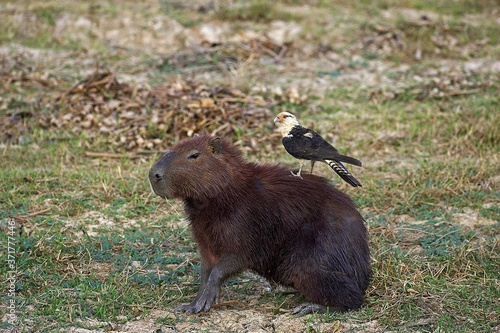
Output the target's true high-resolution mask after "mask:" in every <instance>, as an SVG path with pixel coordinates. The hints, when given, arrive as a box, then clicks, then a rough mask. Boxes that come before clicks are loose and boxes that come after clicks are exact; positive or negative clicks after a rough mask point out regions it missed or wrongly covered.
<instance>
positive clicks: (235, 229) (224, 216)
mask: <svg viewBox="0 0 500 333" xmlns="http://www.w3.org/2000/svg"><path fill="white" fill-rule="evenodd" d="M149 180H150V182H151V186H152V188H153V190H154V192H155V193H156V194H157V195H159V196H161V197H164V198H179V199H182V200H183V202H184V208H185V212H186V215H187V217H188V219H189V221H190V224H191V228H192V232H193V235H194V239H195V241H196V242H197V244H198V247H199V251H200V253H201V256H202V264H201V287H200V291H199V293H198V295H197V296H196V298H195V299H194V300H193V301H192V302H191V303H190V304H185V305H182V306H180V307H179V308H178V309H180V310H184V311H186V312H187V313H193V312H199V311H201V310H205V311H206V310H208V309H209V308H210V306H211V305H212V303H213V302H214V301H215V302H218V298H219V290H220V287H221V285H222V283H223V282H224V281H225V280H226V279H227V278H228V277H230V276H231V275H234V274H237V273H240V272H242V271H243V270H246V269H251V270H253V271H255V272H257V273H258V274H260V275H262V276H263V277H265V278H267V279H270V280H272V281H276V282H279V283H281V284H283V285H286V286H291V287H293V288H295V289H296V290H298V291H299V292H300V293H301V294H303V295H304V296H305V297H306V298H307V299H308V300H310V301H311V302H312V303H314V304H316V305H317V306H316V307H309V308H305V312H308V311H309V310H318V309H320V310H321V309H324V308H325V307H327V306H328V307H331V308H332V309H337V310H348V309H356V308H359V307H360V306H361V304H362V302H363V298H364V293H365V290H366V288H367V286H368V282H369V276H370V253H369V249H368V242H367V232H366V228H365V225H364V221H363V218H362V217H361V215H360V214H359V212H358V211H357V210H356V207H355V205H354V203H353V201H352V200H351V199H350V198H349V197H348V196H347V195H346V194H344V193H343V192H341V191H339V190H337V189H336V188H335V187H333V186H332V185H330V184H329V182H328V181H327V180H326V179H324V178H322V177H318V176H315V175H310V174H305V175H303V178H300V177H293V176H292V175H291V174H290V170H289V169H287V168H285V167H283V166H280V165H259V164H255V163H249V162H246V161H245V160H244V159H243V157H242V155H241V153H240V152H239V150H238V149H237V148H235V147H234V146H233V145H231V144H230V143H229V142H227V141H226V140H224V139H220V138H215V137H211V136H208V135H204V136H199V137H195V138H192V139H187V140H184V141H181V142H179V143H178V144H177V145H175V146H174V147H173V148H172V150H171V151H170V152H169V153H167V154H165V155H164V156H163V157H162V158H161V159H160V160H158V161H157V162H156V163H155V164H154V165H153V167H152V168H151V170H150V172H149ZM303 310H304V309H303Z"/></svg>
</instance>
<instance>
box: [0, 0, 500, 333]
mask: <svg viewBox="0 0 500 333" xmlns="http://www.w3.org/2000/svg"><path fill="white" fill-rule="evenodd" d="M499 13H500V9H499V7H498V4H497V3H496V2H495V1H493V0H479V1H471V0H456V1H441V2H433V1H426V0H411V1H403V2H400V1H391V0H378V1H354V2H352V1H342V0H338V1H331V2H328V1H326V2H325V1H303V2H301V1H290V0H278V1H274V2H271V1H265V0H250V1H246V2H245V1H224V0H212V1H199V0H196V1H189V2H185V1H152V0H146V1H116V0H108V1H100V2H94V1H80V2H71V3H67V2H65V1H50V2H46V1H16V2H6V1H3V2H0V87H1V88H0V133H1V141H0V148H1V154H2V157H1V159H0V193H1V194H0V236H1V242H2V248H5V249H6V250H5V251H3V252H2V253H1V254H0V256H1V257H2V261H3V262H5V263H6V265H3V266H2V267H1V268H0V270H1V274H2V275H3V276H5V277H6V279H5V280H6V281H7V283H6V285H5V286H4V287H3V290H2V301H1V303H0V317H1V318H2V321H1V323H0V331H2V332H3V331H5V332H11V331H16V332H75V333H76V332H79V333H84V332H89V333H90V332H199V331H201V332H396V331H405V332H500V321H499V319H498V318H500V293H499V290H500V273H499V272H500V256H499V254H498V248H499V245H500V244H499V243H500V233H499V232H498V230H499V226H500V225H499V217H500V214H499V213H500V210H499V203H500V200H499V196H498V194H499V193H498V190H499V183H500V179H499V174H498V164H499V137H500V135H499V129H500V117H499V116H498V110H499V109H500V103H499V98H498V96H499V93H498V86H499V73H500V60H499V59H500V47H499V40H498V36H500V20H499V19H498V17H499ZM281 111H289V112H292V113H294V114H296V115H297V116H298V118H299V120H301V121H302V123H303V124H304V125H306V126H308V127H311V128H313V129H314V130H316V131H317V132H319V133H321V134H322V135H323V137H325V138H326V139H328V140H329V141H330V142H332V143H333V144H334V146H336V147H337V148H338V149H339V150H340V151H341V152H342V153H346V154H348V155H350V156H353V157H355V158H357V159H360V160H361V161H362V162H363V168H357V167H350V168H349V169H350V171H351V173H353V175H354V176H355V177H356V178H357V179H359V180H360V181H361V183H362V184H363V187H361V188H356V189H354V188H350V187H349V186H348V185H346V184H344V183H342V182H341V181H340V180H339V179H338V177H337V176H336V175H335V173H333V172H332V171H331V170H330V169H329V168H328V167H327V166H326V165H318V166H317V167H315V173H317V174H319V175H322V176H324V177H327V178H328V179H330V180H331V181H332V182H333V183H334V184H335V185H336V186H338V187H339V188H340V189H341V190H343V191H345V192H347V193H348V194H349V195H350V196H352V197H353V199H354V200H355V201H356V203H357V204H358V206H359V209H360V211H361V213H362V215H363V216H364V217H365V219H366V223H367V227H368V230H369V235H370V247H371V254H372V267H373V278H372V282H371V285H370V287H369V289H368V291H367V295H366V301H365V304H364V305H363V307H362V308H361V309H360V310H359V311H353V312H348V313H343V314H338V313H331V314H324V315H319V314H315V315H307V316H292V315H290V314H289V313H288V311H289V310H290V309H291V308H293V307H294V306H296V305H297V304H299V303H300V302H301V301H303V299H301V297H300V295H297V294H296V293H294V292H293V291H292V290H287V289H284V288H283V287H281V286H275V285H269V283H268V282H266V281H263V280H262V279H261V278H260V277H258V276H256V275H255V274H253V273H251V272H245V273H244V274H242V275H241V276H238V277H235V278H233V279H231V280H230V281H228V283H227V284H226V286H225V287H224V289H223V299H222V302H221V304H219V305H217V306H215V307H213V308H212V309H211V310H210V311H209V312H207V313H202V314H198V315H191V316H187V315H184V314H182V313H178V312H175V311H174V310H173V309H174V308H175V307H176V306H177V305H179V304H180V303H183V302H187V301H189V299H191V298H192V297H194V295H195V293H196V291H197V289H198V286H199V280H198V276H199V269H198V265H199V256H198V255H197V252H196V245H195V244H194V243H193V241H192V239H191V235H190V232H189V224H188V221H186V219H185V217H184V214H183V210H182V206H181V204H180V203H179V202H177V201H171V200H169V201H165V200H162V199H160V198H158V197H155V196H154V195H153V194H152V193H151V190H150V187H149V184H148V182H147V172H148V169H149V167H150V166H151V165H152V164H153V163H154V161H155V160H156V159H157V158H158V157H159V156H160V155H161V153H162V152H164V151H166V150H168V148H169V147H170V146H171V145H172V144H173V143H175V142H177V141H178V140H180V139H182V138H186V137H190V136H192V135H194V134H196V133H205V132H208V133H215V134H217V135H221V136H226V137H229V138H230V140H231V141H233V142H234V143H235V144H237V145H238V146H239V147H240V148H241V149H242V151H243V152H244V155H245V158H247V159H248V160H251V161H255V162H261V163H282V164H285V165H288V166H290V167H297V165H298V163H297V162H296V161H295V160H294V159H293V158H291V157H290V156H288V155H287V154H286V152H285V151H284V149H283V148H282V146H281V143H280V136H279V134H278V133H277V132H276V131H275V129H274V127H273V124H272V119H273V118H274V116H275V115H276V114H277V113H279V112H281Z"/></svg>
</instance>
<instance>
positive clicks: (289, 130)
mask: <svg viewBox="0 0 500 333" xmlns="http://www.w3.org/2000/svg"><path fill="white" fill-rule="evenodd" d="M276 122H277V123H280V125H281V130H282V134H283V139H282V142H283V146H284V147H285V149H286V151H287V152H288V153H289V154H290V155H292V156H293V157H295V158H297V159H299V160H300V161H301V160H309V161H311V173H312V172H313V169H314V163H315V162H316V161H321V162H325V163H327V164H328V165H329V166H330V167H331V168H332V169H333V170H334V171H335V172H336V173H337V174H338V175H339V176H340V177H341V178H342V179H343V180H344V181H346V182H347V183H348V184H350V185H351V186H353V187H358V186H362V185H361V183H360V182H359V181H358V180H357V179H356V178H354V176H353V175H351V174H350V173H349V171H348V170H347V168H346V167H345V166H344V164H342V162H344V163H349V164H352V165H356V166H359V167H361V166H362V163H361V161H359V160H357V159H355V158H353V157H350V156H346V155H341V154H340V153H339V152H338V150H337V149H335V147H333V146H332V145H331V144H329V143H328V142H327V141H326V140H325V139H323V138H322V137H321V135H319V134H318V133H316V132H314V131H313V130H310V129H308V128H305V127H303V126H301V125H299V124H298V121H297V119H296V118H295V116H294V115H292V114H291V113H288V112H282V113H280V114H279V115H278V116H277V117H276V118H275V123H276ZM301 170H302V162H300V168H299V171H298V172H297V174H296V175H297V176H300V172H301Z"/></svg>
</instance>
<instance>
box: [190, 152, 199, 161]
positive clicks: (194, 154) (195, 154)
mask: <svg viewBox="0 0 500 333" xmlns="http://www.w3.org/2000/svg"><path fill="white" fill-rule="evenodd" d="M198 157H200V153H199V152H196V153H192V154H191V155H189V156H188V160H195V159H197V158H198Z"/></svg>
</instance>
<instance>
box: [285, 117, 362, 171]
mask: <svg viewBox="0 0 500 333" xmlns="http://www.w3.org/2000/svg"><path fill="white" fill-rule="evenodd" d="M283 146H284V147H285V149H286V151H287V152H288V153H289V154H290V155H292V156H293V157H295V158H300V159H305V160H314V161H324V160H326V159H330V160H336V161H342V162H346V163H350V164H354V165H358V166H361V162H360V161H358V160H357V159H355V158H352V157H349V156H345V155H341V154H339V152H338V150H337V149H335V147H333V146H332V145H331V144H329V143H328V142H327V141H326V140H325V139H323V138H322V137H321V135H319V134H318V133H316V132H314V131H313V130H310V129H308V128H305V127H303V126H295V127H293V128H292V130H291V131H290V133H289V135H288V136H286V137H284V138H283Z"/></svg>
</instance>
